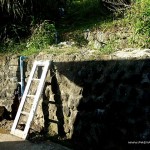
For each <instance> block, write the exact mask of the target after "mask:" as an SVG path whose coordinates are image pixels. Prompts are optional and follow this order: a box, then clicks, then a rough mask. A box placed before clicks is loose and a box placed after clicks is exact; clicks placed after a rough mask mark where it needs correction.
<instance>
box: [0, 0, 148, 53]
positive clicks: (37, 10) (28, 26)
mask: <svg viewBox="0 0 150 150" xmlns="http://www.w3.org/2000/svg"><path fill="white" fill-rule="evenodd" d="M31 2H32V3H31ZM60 2H61V3H60ZM0 6H1V10H0V12H2V13H1V15H0V19H1V20H2V19H3V20H4V21H3V22H2V23H0V39H1V43H0V52H1V53H18V54H23V55H31V54H35V53H39V52H41V51H45V52H48V53H52V54H56V55H57V54H61V53H66V54H71V53H77V52H78V51H79V49H81V48H83V47H84V48H85V49H95V51H96V54H109V53H112V52H114V51H116V50H121V49H124V48H150V7H149V6H150V1H149V0H133V1H132V0H116V1H114V0H103V1H102V0H62V1H59V0H56V1H54V0H47V1H45V2H43V1H40V0H38V1H36V0H35V1H34V0H33V1H26V0H12V1H8V0H0ZM41 6H42V7H41ZM60 8H64V10H65V11H64V12H62V10H61V9H60ZM60 11H61V12H60ZM63 13H64V14H65V15H64V16H63ZM50 20H51V21H50ZM56 31H57V32H56ZM87 31H89V32H90V33H91V34H92V35H93V36H95V35H96V33H97V32H101V34H102V41H100V43H102V44H101V45H100V46H98V47H96V46H95V45H94V44H95V41H94V40H93V41H90V42H89V41H88V40H89V39H86V37H85V35H84V34H85V33H86V32H87ZM57 33H58V34H59V35H58V36H57ZM56 38H57V39H56ZM57 41H59V42H61V41H70V42H74V43H75V44H74V45H73V46H69V47H67V48H66V47H64V48H63V47H60V46H59V45H57V44H56V42H57Z"/></svg>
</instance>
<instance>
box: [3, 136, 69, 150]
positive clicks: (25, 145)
mask: <svg viewBox="0 0 150 150" xmlns="http://www.w3.org/2000/svg"><path fill="white" fill-rule="evenodd" d="M0 149H1V150H70V149H69V148H66V147H64V146H61V145H59V144H56V143H53V142H51V141H46V142H40V143H36V144H35V143H31V142H29V141H27V140H23V139H20V138H18V137H16V136H13V135H10V134H2V133H0Z"/></svg>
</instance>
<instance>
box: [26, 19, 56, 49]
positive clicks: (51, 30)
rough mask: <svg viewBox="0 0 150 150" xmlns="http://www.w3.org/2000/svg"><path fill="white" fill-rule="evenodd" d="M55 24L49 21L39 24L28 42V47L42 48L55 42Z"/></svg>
mask: <svg viewBox="0 0 150 150" xmlns="http://www.w3.org/2000/svg"><path fill="white" fill-rule="evenodd" d="M55 32H56V30H55V26H54V25H53V24H50V23H49V22H48V21H44V22H43V23H41V24H39V25H38V26H37V27H36V28H35V29H34V31H33V33H32V35H31V37H30V38H29V40H28V42H27V45H26V47H27V49H28V50H31V49H34V50H41V49H43V48H46V47H47V46H48V45H51V44H53V43H54V36H55Z"/></svg>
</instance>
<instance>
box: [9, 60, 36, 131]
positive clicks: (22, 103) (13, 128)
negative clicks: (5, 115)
mask: <svg viewBox="0 0 150 150" xmlns="http://www.w3.org/2000/svg"><path fill="white" fill-rule="evenodd" d="M36 66H37V63H36V62H35V63H34V64H33V67H32V70H31V73H30V76H29V79H28V82H27V85H26V88H25V91H24V94H23V97H22V99H21V102H20V105H19V108H18V111H17V114H16V117H15V120H14V123H13V126H12V128H11V134H13V133H14V131H15V129H16V126H17V123H18V121H19V118H20V114H21V110H22V108H23V106H24V103H25V100H26V96H27V94H28V90H29V88H30V85H31V81H32V78H33V76H34V72H35V70H36Z"/></svg>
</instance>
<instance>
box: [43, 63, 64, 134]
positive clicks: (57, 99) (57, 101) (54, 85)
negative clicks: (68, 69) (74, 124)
mask: <svg viewBox="0 0 150 150" xmlns="http://www.w3.org/2000/svg"><path fill="white" fill-rule="evenodd" d="M50 77H52V78H51V82H46V83H45V86H44V89H43V91H44V92H43V103H42V110H43V115H44V133H48V132H49V126H50V124H51V123H55V124H57V127H58V135H59V136H60V137H64V136H65V132H64V127H63V126H64V116H63V109H62V107H63V106H62V101H61V93H60V89H59V85H58V81H57V78H56V75H55V69H54V66H53V64H52V65H51V69H50ZM50 85H51V90H52V93H53V94H54V101H49V95H46V92H45V91H46V88H47V87H48V86H50ZM48 94H49V93H48ZM49 104H50V105H55V106H56V116H57V121H56V120H52V119H49V118H50V116H49V113H50V112H49Z"/></svg>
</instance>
